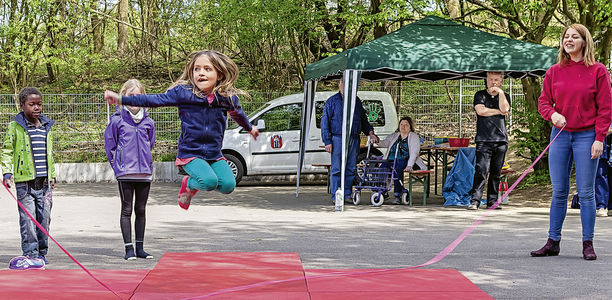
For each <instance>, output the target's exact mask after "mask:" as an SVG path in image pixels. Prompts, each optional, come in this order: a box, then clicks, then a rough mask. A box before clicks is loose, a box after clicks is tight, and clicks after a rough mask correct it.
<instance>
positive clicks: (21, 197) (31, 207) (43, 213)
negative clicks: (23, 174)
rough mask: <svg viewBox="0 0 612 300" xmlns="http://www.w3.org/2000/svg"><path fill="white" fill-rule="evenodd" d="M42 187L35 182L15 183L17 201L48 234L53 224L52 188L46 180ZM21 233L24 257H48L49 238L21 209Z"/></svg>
mask: <svg viewBox="0 0 612 300" xmlns="http://www.w3.org/2000/svg"><path fill="white" fill-rule="evenodd" d="M44 181H45V183H44V184H43V185H42V186H41V187H38V186H35V184H34V180H31V181H27V182H18V183H15V190H16V191H17V200H18V201H19V202H20V203H21V204H22V205H23V206H24V207H25V209H26V210H27V211H28V212H29V213H30V215H32V217H34V218H36V221H37V222H38V223H40V224H41V225H42V227H43V228H44V229H45V230H46V231H47V232H48V231H49V223H50V222H51V206H52V205H53V201H52V197H51V188H50V187H49V184H48V182H47V181H46V180H44ZM19 231H20V233H21V250H22V252H23V255H24V256H30V257H38V256H39V255H47V250H48V249H49V238H48V237H47V235H46V234H44V233H43V232H42V231H41V230H40V229H38V227H37V226H36V225H35V224H34V222H33V221H32V220H31V219H30V218H29V217H28V215H27V214H26V213H25V212H24V211H23V210H22V209H21V208H19Z"/></svg>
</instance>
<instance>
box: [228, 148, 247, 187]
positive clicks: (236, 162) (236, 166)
mask: <svg viewBox="0 0 612 300" xmlns="http://www.w3.org/2000/svg"><path fill="white" fill-rule="evenodd" d="M223 156H225V159H227V164H228V165H229V166H230V168H231V169H232V173H234V178H236V184H238V183H239V182H240V180H242V175H244V166H243V165H242V162H241V161H240V159H238V158H237V157H236V156H233V155H231V154H223Z"/></svg>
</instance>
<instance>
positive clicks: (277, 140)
mask: <svg viewBox="0 0 612 300" xmlns="http://www.w3.org/2000/svg"><path fill="white" fill-rule="evenodd" d="M270 146H271V147H272V149H278V148H281V147H282V146H283V137H282V136H280V135H274V136H272V138H271V139H270Z"/></svg>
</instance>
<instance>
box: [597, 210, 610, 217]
mask: <svg viewBox="0 0 612 300" xmlns="http://www.w3.org/2000/svg"><path fill="white" fill-rule="evenodd" d="M595 215H596V216H598V217H607V216H608V209H607V208H598V209H597V212H596V213H595Z"/></svg>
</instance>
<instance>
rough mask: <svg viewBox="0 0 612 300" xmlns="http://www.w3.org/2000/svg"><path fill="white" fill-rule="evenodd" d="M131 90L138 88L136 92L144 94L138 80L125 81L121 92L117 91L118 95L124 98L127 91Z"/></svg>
mask: <svg viewBox="0 0 612 300" xmlns="http://www.w3.org/2000/svg"><path fill="white" fill-rule="evenodd" d="M133 88H138V90H140V93H141V94H146V92H145V88H144V85H142V83H140V80H138V79H130V80H128V81H126V82H125V83H124V84H123V86H122V87H121V90H120V91H119V94H120V95H122V96H125V95H126V93H127V91H129V90H131V89H133Z"/></svg>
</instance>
